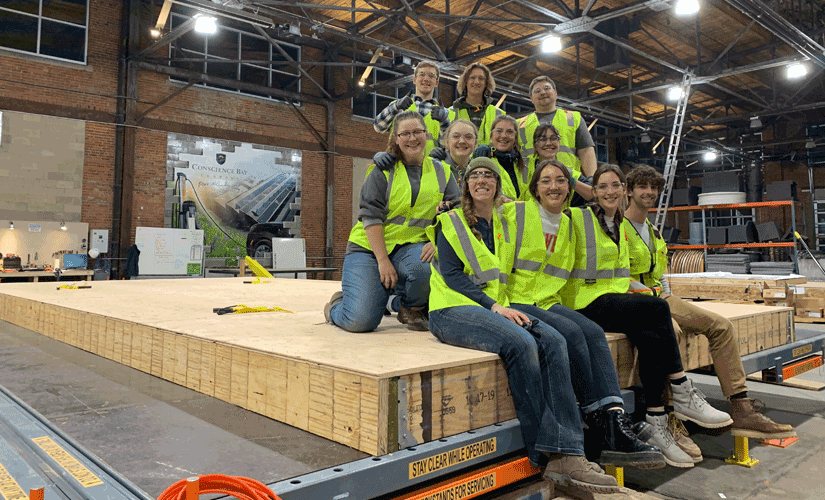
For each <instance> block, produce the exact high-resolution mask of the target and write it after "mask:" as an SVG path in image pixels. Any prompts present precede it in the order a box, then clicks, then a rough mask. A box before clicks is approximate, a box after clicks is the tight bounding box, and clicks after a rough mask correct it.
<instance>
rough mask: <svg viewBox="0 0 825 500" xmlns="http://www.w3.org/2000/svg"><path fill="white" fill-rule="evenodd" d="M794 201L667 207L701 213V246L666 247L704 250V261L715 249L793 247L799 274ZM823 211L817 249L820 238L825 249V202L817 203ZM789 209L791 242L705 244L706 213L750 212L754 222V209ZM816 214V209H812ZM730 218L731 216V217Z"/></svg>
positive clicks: (795, 270) (652, 210) (672, 209)
mask: <svg viewBox="0 0 825 500" xmlns="http://www.w3.org/2000/svg"><path fill="white" fill-rule="evenodd" d="M797 203H798V202H795V201H761V202H756V203H726V204H722V205H691V206H687V207H669V208H668V211H670V212H697V211H700V212H702V228H703V230H702V244H701V245H668V248H669V249H671V250H704V252H705V261H707V257H708V249H716V248H771V247H793V265H794V272H797V273H798V272H799V253H798V250H797V246H796V245H797V241H796V204H797ZM819 203H820V204H821V208H822V210H823V222H822V228H823V231H822V233H821V234H820V232H819V227H820V226H819V223H818V222H817V227H816V229H817V247H818V246H819V243H820V237H821V238H822V243H823V248H825V201H822V202H819ZM788 206H789V207H791V233H792V235H793V242H790V241H788V242H779V243H734V244H727V245H708V244H707V241H708V240H707V232H706V230H707V227H708V216H707V212H708V211H713V210H747V209H750V210H751V217H752V219H753V221H754V222H755V221H756V209H757V208H766V207H788ZM814 211H815V212H816V211H817V209H816V207H815V208H814ZM650 212H656V209H655V208H651V209H650ZM731 217H732V216H731Z"/></svg>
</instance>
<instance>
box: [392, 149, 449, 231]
mask: <svg viewBox="0 0 825 500" xmlns="http://www.w3.org/2000/svg"><path fill="white" fill-rule="evenodd" d="M432 162H433V165H434V166H435V177H436V179H438V192H439V193H441V195H442V196H443V195H444V192H445V191H446V190H447V172H446V171H445V169H444V168H439V165H440V164H439V162H438V160H432ZM394 180H395V169H392V170H390V176H389V179H387V199H388V200H389V199H390V193H392V183H393V181H394ZM432 222H433V220H432V219H417V218H415V217H410V218H409V219H408V218H406V217H404V216H403V215H399V216H396V217H393V218H392V219H387V221H386V222H385V224H395V225H397V226H409V227H421V228H425V227H427V226H429V225H430V224H432Z"/></svg>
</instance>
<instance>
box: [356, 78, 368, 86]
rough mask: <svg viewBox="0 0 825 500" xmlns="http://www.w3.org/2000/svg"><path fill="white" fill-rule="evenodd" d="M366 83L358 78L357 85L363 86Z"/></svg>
mask: <svg viewBox="0 0 825 500" xmlns="http://www.w3.org/2000/svg"><path fill="white" fill-rule="evenodd" d="M366 84H367V82H365V81H364V80H358V86H359V87H363V86H364V85H366Z"/></svg>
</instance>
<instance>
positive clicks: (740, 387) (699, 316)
mask: <svg viewBox="0 0 825 500" xmlns="http://www.w3.org/2000/svg"><path fill="white" fill-rule="evenodd" d="M661 297H662V298H663V299H665V301H666V302H667V304H668V305H669V306H670V315H671V317H672V318H673V329H674V331H675V332H676V334H677V336H678V334H679V332H680V331H681V332H684V333H685V334H686V335H704V336H705V337H707V339H708V344H709V345H710V356H711V357H712V358H713V367H714V368H715V369H716V377H717V378H718V379H719V385H721V386H722V393H723V394H724V395H725V397H726V398H729V397H730V396H732V395H733V394H737V393H740V392H743V391H747V390H748V388H747V386H746V385H745V369H744V368H743V367H742V358H741V357H739V344H738V341H737V339H736V337H735V336H734V335H733V325H731V323H730V321H728V320H727V318H724V317H722V316H720V315H718V314H716V313H714V312H710V311H707V310H705V309H702V308H701V307H698V306H695V305H693V303H691V302H688V301H686V300H682V299H680V298H679V297H674V296H673V295H671V294H669V293H663V294H662V295H661Z"/></svg>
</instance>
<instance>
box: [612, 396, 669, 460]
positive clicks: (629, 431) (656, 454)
mask: <svg viewBox="0 0 825 500" xmlns="http://www.w3.org/2000/svg"><path fill="white" fill-rule="evenodd" d="M598 413H599V414H600V415H599V416H600V417H601V418H600V419H601V421H602V424H601V427H602V429H603V434H602V435H603V436H604V438H603V440H602V453H601V458H600V460H599V461H600V463H601V464H602V465H613V466H615V467H636V468H639V469H661V468H662V467H664V466H665V459H664V456H662V452H661V451H660V450H659V448H656V447H655V446H651V445H649V444H647V443H645V442H644V441H642V440H641V439H639V437H638V436H636V433H635V432H633V422H632V421H631V420H630V415H628V414H627V413H625V412H624V411H623V410H608V411H603V410H599V411H598Z"/></svg>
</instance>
